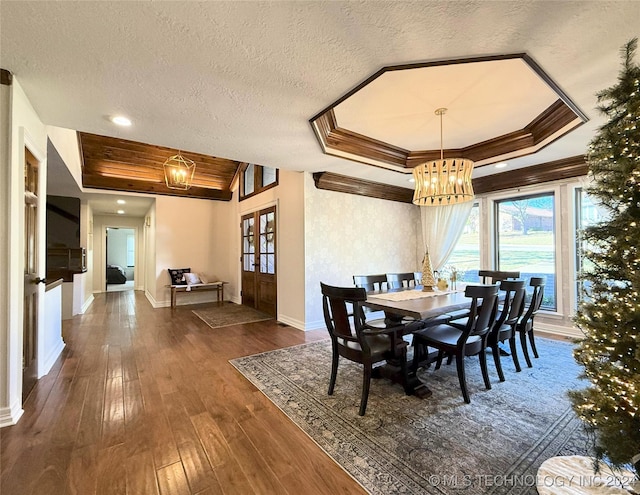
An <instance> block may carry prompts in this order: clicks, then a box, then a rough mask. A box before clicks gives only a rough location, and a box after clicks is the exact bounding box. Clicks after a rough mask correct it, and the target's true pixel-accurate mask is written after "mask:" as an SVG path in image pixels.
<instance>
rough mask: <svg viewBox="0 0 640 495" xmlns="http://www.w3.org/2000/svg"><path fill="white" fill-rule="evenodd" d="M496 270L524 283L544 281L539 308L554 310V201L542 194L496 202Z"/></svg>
mask: <svg viewBox="0 0 640 495" xmlns="http://www.w3.org/2000/svg"><path fill="white" fill-rule="evenodd" d="M495 225H496V227H497V228H496V256H497V260H496V266H497V267H498V269H499V270H505V271H513V270H518V271H520V275H521V277H522V278H524V279H525V280H529V278H531V277H546V279H547V283H546V286H545V288H544V298H543V301H542V308H544V309H548V310H553V311H555V310H556V309H557V302H556V252H555V198H554V195H553V194H542V195H536V196H526V197H518V198H509V199H502V200H499V201H496V216H495Z"/></svg>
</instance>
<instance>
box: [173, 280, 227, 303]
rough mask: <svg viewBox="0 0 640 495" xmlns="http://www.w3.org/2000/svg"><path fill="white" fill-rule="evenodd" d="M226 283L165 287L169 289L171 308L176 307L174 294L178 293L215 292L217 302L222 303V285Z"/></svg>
mask: <svg viewBox="0 0 640 495" xmlns="http://www.w3.org/2000/svg"><path fill="white" fill-rule="evenodd" d="M228 283H229V282H209V283H207V284H193V285H186V284H185V285H168V286H167V287H171V308H175V307H176V294H177V293H178V292H185V293H187V294H189V293H191V292H198V291H203V290H215V291H216V296H217V300H218V302H221V301H224V284H228Z"/></svg>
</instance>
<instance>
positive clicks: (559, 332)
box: [533, 321, 584, 339]
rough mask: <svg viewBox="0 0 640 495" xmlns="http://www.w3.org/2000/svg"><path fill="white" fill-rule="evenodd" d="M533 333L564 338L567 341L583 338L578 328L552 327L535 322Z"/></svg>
mask: <svg viewBox="0 0 640 495" xmlns="http://www.w3.org/2000/svg"><path fill="white" fill-rule="evenodd" d="M533 328H534V330H535V331H540V332H544V333H548V334H552V335H556V336H558V337H565V338H568V339H579V338H582V337H584V335H583V334H582V332H581V331H580V329H579V328H578V327H565V326H562V325H552V324H549V323H541V322H537V321H536V322H535V323H534V325H533Z"/></svg>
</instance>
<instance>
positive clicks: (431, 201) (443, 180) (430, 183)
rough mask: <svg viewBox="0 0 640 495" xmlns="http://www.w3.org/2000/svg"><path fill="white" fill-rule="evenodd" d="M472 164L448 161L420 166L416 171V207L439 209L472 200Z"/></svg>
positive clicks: (414, 177)
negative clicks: (435, 207)
mask: <svg viewBox="0 0 640 495" xmlns="http://www.w3.org/2000/svg"><path fill="white" fill-rule="evenodd" d="M471 172H473V161H471V160H469V159H466V158H446V159H440V160H433V161H430V162H426V163H421V164H420V165H418V166H416V167H415V168H414V169H413V179H414V181H415V190H414V192H413V204H415V205H419V206H440V205H452V204H456V203H464V202H465V201H471V200H473V186H472V185H471Z"/></svg>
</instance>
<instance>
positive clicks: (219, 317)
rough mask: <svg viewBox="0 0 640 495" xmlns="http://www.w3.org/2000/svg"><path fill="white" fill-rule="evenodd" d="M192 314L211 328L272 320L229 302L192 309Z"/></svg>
mask: <svg viewBox="0 0 640 495" xmlns="http://www.w3.org/2000/svg"><path fill="white" fill-rule="evenodd" d="M193 314H195V315H196V316H197V317H198V318H200V319H201V320H202V321H204V322H205V323H206V324H207V325H209V326H210V327H211V328H220V327H228V326H231V325H240V324H242V323H251V322H254V321H264V320H271V319H272V317H271V316H269V315H268V314H265V313H261V312H260V311H256V310H255V309H253V308H250V307H248V306H243V305H242V304H234V303H231V302H225V303H224V304H222V305H220V306H217V305H216V306H211V307H209V308H205V309H197V310H195V309H194V310H193Z"/></svg>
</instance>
